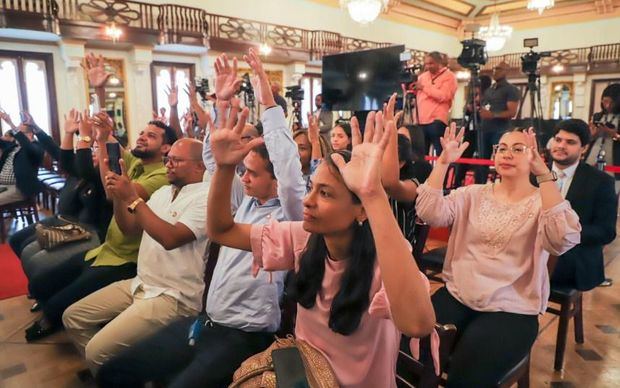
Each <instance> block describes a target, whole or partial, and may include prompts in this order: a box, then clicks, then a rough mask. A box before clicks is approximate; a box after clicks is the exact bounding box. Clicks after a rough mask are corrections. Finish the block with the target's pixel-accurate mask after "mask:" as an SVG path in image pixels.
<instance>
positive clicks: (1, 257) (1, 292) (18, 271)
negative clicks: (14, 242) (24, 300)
mask: <svg viewBox="0 0 620 388" xmlns="http://www.w3.org/2000/svg"><path fill="white" fill-rule="evenodd" d="M27 293H28V279H26V275H24V272H23V271H22V265H21V263H20V262H19V259H18V258H17V256H15V253H13V250H12V249H11V247H10V246H9V244H0V300H3V299H8V298H12V297H14V296H20V295H26V294H27Z"/></svg>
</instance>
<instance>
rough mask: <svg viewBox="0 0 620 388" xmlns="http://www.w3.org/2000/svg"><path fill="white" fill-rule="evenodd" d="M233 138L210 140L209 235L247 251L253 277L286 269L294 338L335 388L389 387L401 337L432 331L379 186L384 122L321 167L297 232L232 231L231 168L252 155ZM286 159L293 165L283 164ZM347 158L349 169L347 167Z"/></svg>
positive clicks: (286, 226)
mask: <svg viewBox="0 0 620 388" xmlns="http://www.w3.org/2000/svg"><path fill="white" fill-rule="evenodd" d="M241 117H242V118H241V120H240V123H239V124H238V125H237V126H236V127H235V129H234V130H229V129H219V130H215V131H213V132H212V133H211V147H212V150H213V155H214V157H215V160H216V162H217V169H216V171H215V173H214V175H213V177H212V178H211V184H212V187H217V188H218V190H210V192H209V202H208V213H207V219H208V221H207V230H208V232H207V233H208V235H209V237H210V238H212V239H213V240H214V241H217V242H219V243H220V244H222V245H225V246H229V247H233V248H237V249H243V250H251V251H252V252H253V253H254V264H255V265H254V271H255V273H257V272H258V271H259V269H263V270H266V271H279V270H290V269H294V270H295V272H296V276H295V280H296V282H295V287H296V291H297V292H296V294H297V302H298V310H297V320H296V328H295V334H296V336H297V338H299V339H303V340H306V341H307V342H309V343H310V344H311V345H313V346H314V347H315V348H317V349H318V350H319V351H320V352H321V353H322V354H324V355H325V357H326V358H327V360H329V362H330V364H331V366H332V367H333V369H334V372H335V374H336V377H337V379H338V382H339V384H340V385H341V386H343V387H395V386H396V383H395V369H396V358H397V353H398V346H399V341H400V334H401V332H403V333H405V334H407V335H410V336H413V337H421V336H424V335H427V334H429V332H430V331H431V330H432V328H433V325H434V323H435V315H434V313H433V309H432V306H431V303H430V297H429V295H428V290H427V286H428V285H427V281H426V279H425V278H424V277H423V276H422V275H421V273H420V272H419V270H418V268H417V266H416V264H415V261H414V260H413V257H412V255H411V249H410V247H409V244H408V243H407V242H406V241H405V239H404V238H403V237H402V233H401V232H400V229H399V228H398V225H397V223H396V220H395V219H394V216H393V215H392V212H391V210H390V205H389V203H388V199H387V195H386V193H385V191H384V189H383V187H382V186H381V171H380V170H381V167H380V166H381V161H382V155H383V152H384V150H385V148H386V145H387V142H388V138H389V134H390V132H391V131H395V128H394V123H393V121H392V120H390V121H388V123H387V124H386V127H387V129H386V130H385V131H384V130H383V115H382V114H381V113H377V114H376V116H375V114H374V113H371V114H370V115H369V116H368V119H367V124H366V130H365V133H364V141H363V142H362V140H361V135H360V132H359V127H358V124H357V121H356V120H355V119H353V120H352V126H353V144H354V147H353V152H352V154H351V153H349V152H347V151H341V152H338V153H334V154H332V155H330V157H327V158H325V161H326V163H321V165H320V166H319V167H318V169H317V170H316V173H315V174H314V176H313V177H312V188H311V190H310V191H309V193H308V195H307V196H306V198H305V199H304V221H303V222H277V221H272V222H271V223H268V224H266V225H248V224H237V223H235V222H234V220H233V217H232V215H231V212H230V186H231V182H232V177H233V174H234V166H235V165H236V164H237V163H239V162H240V161H241V160H242V159H243V156H244V155H245V154H246V153H247V152H248V151H249V150H250V149H249V146H246V145H243V144H242V143H240V138H239V136H240V132H241V128H243V123H242V122H244V121H245V118H246V117H247V110H245V111H244V112H243V113H242V115H241ZM291 157H292V156H291ZM349 158H350V160H349Z"/></svg>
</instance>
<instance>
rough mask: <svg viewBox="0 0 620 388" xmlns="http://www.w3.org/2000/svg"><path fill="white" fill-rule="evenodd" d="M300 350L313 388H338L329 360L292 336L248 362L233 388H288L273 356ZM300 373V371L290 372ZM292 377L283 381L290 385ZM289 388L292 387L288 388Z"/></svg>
mask: <svg viewBox="0 0 620 388" xmlns="http://www.w3.org/2000/svg"><path fill="white" fill-rule="evenodd" d="M287 348H296V349H297V350H298V351H299V355H300V356H301V361H302V363H303V369H304V370H305V374H306V376H305V377H306V381H307V382H308V384H309V385H310V387H311V388H334V387H338V386H339V385H338V382H337V380H336V375H335V373H334V370H333V369H332V367H331V365H330V364H329V362H328V361H327V359H326V358H325V356H324V355H323V354H322V353H321V352H319V351H318V350H317V349H315V348H314V347H313V346H312V345H310V344H309V343H307V342H306V341H304V340H299V339H295V338H294V337H293V336H291V335H289V336H287V337H286V338H276V340H275V342H274V343H273V344H271V346H269V347H268V348H267V349H266V350H264V351H262V352H261V353H258V354H255V355H253V356H251V357H250V358H248V359H247V360H245V361H244V362H243V363H242V364H241V366H240V367H239V368H238V369H237V371H236V372H235V374H234V375H233V382H232V384H230V386H229V388H285V387H284V386H283V385H282V384H279V383H282V381H278V374H279V373H281V372H278V373H276V371H277V368H275V367H274V359H273V357H272V352H274V351H276V350H279V349H287ZM287 369H299V368H287ZM290 379H291V376H285V378H280V380H287V381H290ZM286 388H288V387H286Z"/></svg>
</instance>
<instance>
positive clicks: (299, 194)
mask: <svg viewBox="0 0 620 388" xmlns="http://www.w3.org/2000/svg"><path fill="white" fill-rule="evenodd" d="M262 123H263V128H264V135H263V136H264V138H265V145H266V147H267V151H268V152H269V159H270V160H271V163H272V164H273V169H274V174H275V176H276V179H277V180H278V197H277V198H272V199H270V200H268V201H267V202H265V203H263V204H262V205H261V204H259V203H258V201H257V200H256V199H255V198H253V197H249V196H244V195H243V186H242V185H241V183H240V181H239V179H238V178H237V177H235V179H234V182H233V191H232V198H231V202H232V204H233V208H236V213H235V217H234V219H235V222H236V223H244V224H265V223H267V222H269V221H270V220H271V219H276V220H278V221H299V220H301V219H302V217H303V204H302V200H303V197H304V195H305V193H306V189H305V181H304V179H303V178H302V172H301V163H300V161H299V153H298V150H297V144H296V143H295V142H294V141H293V137H292V135H291V132H290V131H289V130H288V128H287V125H286V119H285V118H284V112H283V111H282V108H280V107H279V106H278V107H273V108H270V109H267V110H266V111H265V112H264V113H263V117H262ZM203 159H204V162H205V166H207V169H210V172H211V173H212V172H213V171H214V170H215V163H214V161H213V157H212V155H211V148H210V146H209V138H208V136H207V137H205V146H204V148H203ZM212 189H217V188H216V187H213V186H212ZM285 275H286V271H279V272H273V273H271V279H270V276H269V273H266V272H264V271H261V272H260V273H259V274H258V276H257V277H256V278H254V277H253V276H252V253H251V252H247V251H242V250H238V249H233V248H229V247H222V248H221V249H220V254H219V257H218V262H217V265H216V267H215V271H214V273H213V279H212V280H211V286H210V287H209V293H208V297H207V307H206V313H207V315H209V317H210V318H211V320H213V321H214V322H216V323H218V324H220V325H223V326H227V327H234V328H237V329H241V330H244V331H269V332H274V331H276V330H277V329H278V328H279V326H280V305H279V301H280V298H281V296H282V291H283V289H284V277H285ZM270 280H271V281H270Z"/></svg>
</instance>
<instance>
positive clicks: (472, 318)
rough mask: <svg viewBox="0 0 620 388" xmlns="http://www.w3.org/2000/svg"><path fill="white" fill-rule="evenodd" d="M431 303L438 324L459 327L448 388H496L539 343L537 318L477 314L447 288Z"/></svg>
mask: <svg viewBox="0 0 620 388" xmlns="http://www.w3.org/2000/svg"><path fill="white" fill-rule="evenodd" d="M431 300H432V303H433V307H434V308H435V314H436V316H437V322H439V323H441V324H447V323H452V324H454V325H455V326H456V327H457V333H458V338H457V341H456V345H455V348H454V351H453V352H452V356H451V358H450V364H449V368H448V384H447V385H446V387H448V388H450V387H479V388H485V387H495V386H496V385H497V383H498V382H499V381H500V379H501V377H502V376H503V375H505V374H506V373H507V372H508V371H509V370H510V369H511V368H512V367H514V366H515V365H516V364H517V362H519V361H520V360H521V359H523V357H525V355H527V354H528V353H529V351H530V349H531V347H532V345H533V344H534V341H535V340H536V336H537V334H538V316H536V315H523V314H514V313H507V312H480V311H475V310H472V309H470V308H469V307H467V306H465V305H463V304H462V303H461V302H459V301H458V300H456V299H455V298H454V297H453V296H452V295H450V293H449V292H448V290H447V289H446V288H445V287H442V288H440V289H439V290H438V291H437V292H436V293H435V294H434V295H433V296H432V297H431Z"/></svg>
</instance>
